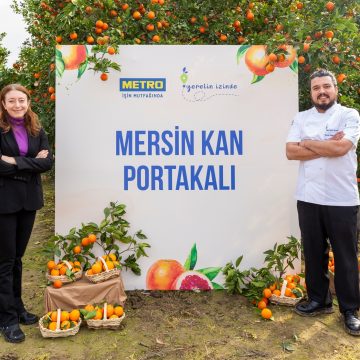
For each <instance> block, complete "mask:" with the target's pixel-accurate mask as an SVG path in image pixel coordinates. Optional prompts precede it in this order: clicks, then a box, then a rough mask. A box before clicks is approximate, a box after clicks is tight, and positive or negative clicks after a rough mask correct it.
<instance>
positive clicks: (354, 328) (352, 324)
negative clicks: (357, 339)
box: [343, 310, 360, 336]
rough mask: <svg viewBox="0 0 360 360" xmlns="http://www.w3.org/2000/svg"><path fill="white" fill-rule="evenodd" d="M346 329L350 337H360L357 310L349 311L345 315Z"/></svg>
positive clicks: (359, 322) (359, 321)
mask: <svg viewBox="0 0 360 360" xmlns="http://www.w3.org/2000/svg"><path fill="white" fill-rule="evenodd" d="M343 317H344V329H345V331H346V332H347V333H348V334H350V335H357V336H360V320H359V317H358V316H357V314H356V311H355V310H347V311H345V312H344V314H343Z"/></svg>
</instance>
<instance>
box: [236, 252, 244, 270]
mask: <svg viewBox="0 0 360 360" xmlns="http://www.w3.org/2000/svg"><path fill="white" fill-rule="evenodd" d="M243 257H244V255H241V256H239V257H238V258H237V259H236V263H235V265H236V267H239V265H240V263H241V261H242V259H243Z"/></svg>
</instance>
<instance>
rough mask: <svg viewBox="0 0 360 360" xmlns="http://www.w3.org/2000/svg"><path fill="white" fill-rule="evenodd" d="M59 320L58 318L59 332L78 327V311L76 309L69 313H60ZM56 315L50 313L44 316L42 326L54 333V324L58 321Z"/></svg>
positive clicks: (54, 312)
mask: <svg viewBox="0 0 360 360" xmlns="http://www.w3.org/2000/svg"><path fill="white" fill-rule="evenodd" d="M60 316H61V318H60V329H59V330H68V329H71V328H73V327H75V326H77V325H78V323H79V320H80V311H79V310H78V309H74V310H72V311H70V312H68V311H61V315H60ZM57 317H58V313H57V311H50V312H49V313H47V314H46V316H45V318H44V320H43V325H44V326H45V327H46V328H47V329H49V330H51V331H56V324H57V320H58V318H57Z"/></svg>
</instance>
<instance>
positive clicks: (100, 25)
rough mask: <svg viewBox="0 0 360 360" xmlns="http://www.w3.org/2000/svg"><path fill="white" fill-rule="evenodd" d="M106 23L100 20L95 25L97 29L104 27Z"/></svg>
mask: <svg viewBox="0 0 360 360" xmlns="http://www.w3.org/2000/svg"><path fill="white" fill-rule="evenodd" d="M103 25H104V23H103V22H102V21H101V20H98V21H97V22H96V23H95V27H97V28H101V29H102V27H103Z"/></svg>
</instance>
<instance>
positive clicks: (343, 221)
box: [297, 201, 360, 313]
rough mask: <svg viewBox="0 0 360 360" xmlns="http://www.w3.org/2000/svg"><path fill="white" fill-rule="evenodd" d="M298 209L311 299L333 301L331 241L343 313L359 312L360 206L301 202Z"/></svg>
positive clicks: (323, 301)
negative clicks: (359, 239) (359, 241)
mask: <svg viewBox="0 0 360 360" xmlns="http://www.w3.org/2000/svg"><path fill="white" fill-rule="evenodd" d="M297 208H298V215H299V225H300V230H301V237H302V241H303V245H304V257H305V281H306V287H307V291H308V296H309V298H310V299H312V300H315V301H317V302H319V303H322V304H328V303H329V302H330V301H331V294H330V292H329V274H328V262H329V245H328V241H327V240H329V242H330V244H331V248H332V250H333V253H334V260H335V291H336V296H337V298H338V302H339V308H340V312H342V313H343V312H344V311H346V310H357V309H359V306H360V292H359V268H358V259H357V231H356V230H357V229H356V221H357V212H358V206H327V205H317V204H312V203H307V202H303V201H298V203H297Z"/></svg>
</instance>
